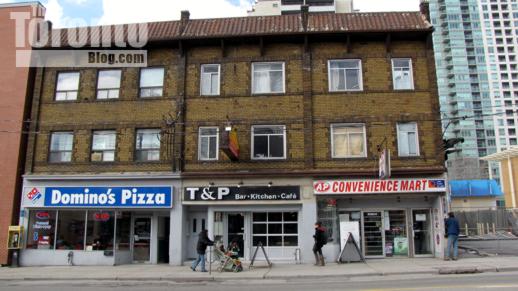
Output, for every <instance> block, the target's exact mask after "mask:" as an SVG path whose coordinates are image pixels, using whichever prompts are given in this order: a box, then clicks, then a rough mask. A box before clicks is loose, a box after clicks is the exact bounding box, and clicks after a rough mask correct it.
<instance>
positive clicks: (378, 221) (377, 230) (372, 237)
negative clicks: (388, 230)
mask: <svg viewBox="0 0 518 291" xmlns="http://www.w3.org/2000/svg"><path fill="white" fill-rule="evenodd" d="M382 218H383V217H382V212H380V211H369V212H364V213H363V236H364V240H363V241H364V253H365V256H366V257H383V256H384V255H385V252H384V250H383V246H384V236H383V221H382Z"/></svg>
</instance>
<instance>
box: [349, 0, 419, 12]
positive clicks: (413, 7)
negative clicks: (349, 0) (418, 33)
mask: <svg viewBox="0 0 518 291" xmlns="http://www.w3.org/2000/svg"><path fill="white" fill-rule="evenodd" d="M353 3H354V9H359V10H360V11H361V12H374V11H418V10H419V0H354V2H353Z"/></svg>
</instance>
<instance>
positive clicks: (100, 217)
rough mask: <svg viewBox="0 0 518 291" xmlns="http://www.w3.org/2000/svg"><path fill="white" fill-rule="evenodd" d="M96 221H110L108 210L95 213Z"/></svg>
mask: <svg viewBox="0 0 518 291" xmlns="http://www.w3.org/2000/svg"><path fill="white" fill-rule="evenodd" d="M94 220H95V221H108V220H110V214H109V213H106V212H98V213H95V214H94Z"/></svg>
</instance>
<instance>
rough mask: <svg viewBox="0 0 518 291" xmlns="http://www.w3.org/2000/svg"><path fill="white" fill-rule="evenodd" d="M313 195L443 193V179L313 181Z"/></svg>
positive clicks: (444, 188) (444, 189)
mask: <svg viewBox="0 0 518 291" xmlns="http://www.w3.org/2000/svg"><path fill="white" fill-rule="evenodd" d="M313 190H314V191H315V194H372V193H416V192H422V193H426V192H444V191H446V182H445V180H444V179H426V178H423V179H390V180H337V181H315V182H314V183H313Z"/></svg>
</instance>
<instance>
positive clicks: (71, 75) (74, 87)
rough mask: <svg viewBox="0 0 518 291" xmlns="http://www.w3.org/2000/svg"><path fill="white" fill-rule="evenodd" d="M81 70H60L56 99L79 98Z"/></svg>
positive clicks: (68, 99)
mask: <svg viewBox="0 0 518 291" xmlns="http://www.w3.org/2000/svg"><path fill="white" fill-rule="evenodd" d="M79 76H80V74H79V72H60V73H58V76H57V81H56V101H70V100H77V95H78V91H79Z"/></svg>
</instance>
